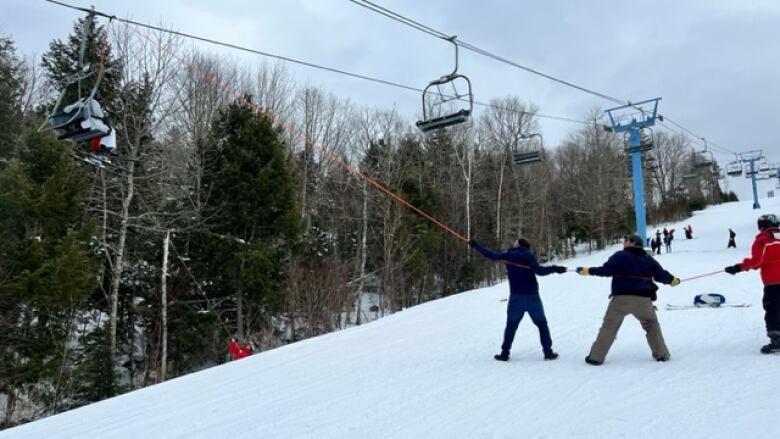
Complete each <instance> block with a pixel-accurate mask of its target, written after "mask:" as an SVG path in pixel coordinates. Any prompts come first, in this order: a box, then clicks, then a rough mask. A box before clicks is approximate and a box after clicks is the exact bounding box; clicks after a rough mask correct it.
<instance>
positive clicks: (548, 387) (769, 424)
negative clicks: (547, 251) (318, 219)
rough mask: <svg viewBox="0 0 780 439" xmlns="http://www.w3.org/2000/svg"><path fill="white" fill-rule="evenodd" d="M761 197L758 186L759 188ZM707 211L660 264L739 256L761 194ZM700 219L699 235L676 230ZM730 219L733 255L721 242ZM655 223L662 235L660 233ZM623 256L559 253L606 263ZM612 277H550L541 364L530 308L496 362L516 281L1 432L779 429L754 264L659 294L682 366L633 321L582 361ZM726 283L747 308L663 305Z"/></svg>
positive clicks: (771, 203) (769, 208)
mask: <svg viewBox="0 0 780 439" xmlns="http://www.w3.org/2000/svg"><path fill="white" fill-rule="evenodd" d="M764 195H765V194H764ZM761 202H762V207H763V209H761V210H760V211H753V210H751V201H749V200H745V201H741V202H739V203H730V204H726V205H721V206H717V207H714V208H711V209H707V210H706V211H703V212H697V213H696V214H695V215H694V216H693V218H691V219H690V220H689V221H685V222H682V223H678V224H672V225H670V226H671V227H674V228H675V229H676V230H677V233H676V238H675V240H674V242H673V253H671V254H663V255H661V256H659V257H658V260H659V261H660V262H661V263H662V264H663V265H664V266H665V267H666V268H667V269H668V270H669V271H671V272H672V273H673V274H674V275H676V276H678V277H680V278H687V277H691V276H694V275H699V274H703V273H708V272H712V271H715V270H718V269H721V268H723V267H724V266H726V265H729V264H734V263H736V262H739V261H740V260H741V259H742V258H743V257H744V256H745V255H746V254H747V251H748V250H747V249H748V248H749V245H750V242H751V241H752V238H753V236H754V235H755V233H756V230H755V228H756V227H755V219H756V217H757V216H758V215H759V214H760V213H765V212H776V213H780V200H777V201H776V199H762V200H761ZM685 224H691V225H692V226H693V229H694V239H693V240H690V241H686V240H685V239H684V236H683V233H682V228H683V225H685ZM728 227H731V228H733V229H734V230H735V231H736V233H737V245H738V249H737V250H734V249H731V250H727V249H726V243H727V241H728ZM651 232H654V230H652V231H651ZM614 250H616V248H611V249H608V250H607V251H605V252H601V253H598V254H593V255H590V256H584V257H580V258H577V259H575V260H570V261H565V262H564V264H566V265H568V266H570V267H572V268H573V267H576V266H580V265H590V266H592V265H600V264H601V263H602V262H603V261H605V260H606V258H607V257H608V256H609V255H610V254H611V253H612V252H613V251H614ZM609 282H610V281H609V279H606V278H594V277H587V278H583V277H580V276H578V275H577V274H575V273H567V274H563V275H551V276H548V277H543V278H540V286H541V291H542V297H543V300H544V303H545V308H546V311H547V317H548V320H549V322H550V327H551V331H552V335H553V341H554V348H555V350H557V351H558V352H559V353H560V354H561V356H560V358H559V359H558V360H556V361H552V362H550V361H543V360H542V352H541V349H540V347H539V341H538V333H537V331H536V327H535V326H533V324H532V323H531V322H530V320H529V319H528V318H527V317H526V319H524V321H523V322H522V323H521V325H520V329H519V331H518V336H517V338H516V339H515V347H514V350H513V352H512V358H511V360H510V361H509V362H507V363H501V362H497V361H495V360H493V354H495V353H497V352H498V347H499V345H500V343H501V334H502V331H503V327H504V317H505V316H504V313H505V307H506V303H505V302H502V299H503V298H505V297H506V296H507V293H508V288H507V285H506V284H499V285H496V286H494V287H490V288H484V289H480V290H474V291H468V292H464V293H462V294H458V295H455V296H451V297H448V298H445V299H442V300H438V301H434V302H430V303H426V304H424V305H420V306H417V307H414V308H412V309H408V310H406V311H403V312H400V313H397V314H394V315H391V316H389V317H386V318H383V319H381V320H378V321H375V322H372V323H370V324H367V325H363V326H360V327H356V328H352V329H349V330H344V331H341V332H338V333H333V334H329V335H325V336H321V337H317V338H314V339H309V340H305V341H302V342H299V343H295V344H292V345H288V346H284V347H281V348H278V349H275V350H272V351H268V352H263V353H261V354H258V355H254V356H252V357H250V358H247V359H244V360H240V361H237V362H232V363H229V364H225V365H223V366H219V367H214V368H212V369H209V370H205V371H202V372H199V373H194V374H191V375H188V376H185V377H182V378H179V379H175V380H171V381H169V382H166V383H164V384H161V385H157V386H153V387H150V388H146V389H143V390H139V391H136V392H132V393H129V394H126V395H122V396H120V397H117V398H113V399H110V400H106V401H103V402H100V403H97V404H93V405H90V406H87V407H83V408H81V409H78V410H73V411H71V412H68V413H63V414H60V415H58V416H53V417H50V418H47V419H42V420H40V421H37V422H34V423H31V424H27V425H23V426H21V427H17V428H14V429H10V430H7V431H4V432H2V433H0V438H2V439H15V438H25V439H29V438H96V439H97V438H100V439H109V438H122V439H125V438H188V439H193V438H221V437H230V438H234V437H235V438H238V437H240V438H298V437H309V438H377V437H388V438H389V437H393V438H396V437H398V438H407V437H424V438H454V437H462V438H490V437H496V438H509V437H517V438H530V437H545V438H561V437H588V438H591V437H592V438H613V437H631V438H639V437H647V438H671V437H675V438H699V437H700V438H708V439H711V438H737V437H741V438H748V437H749V438H777V437H778V435H779V434H780V433H778V432H779V431H780V430H779V429H778V423H777V418H778V415H780V406H779V405H778V400H779V398H780V378H779V376H778V371H780V356H775V355H762V354H760V353H759V351H758V349H759V347H760V346H761V345H762V344H764V343H765V342H766V337H765V331H764V322H763V311H762V307H761V294H762V286H761V282H760V280H759V276H758V273H756V272H750V273H741V274H739V275H737V276H730V275H727V274H718V275H715V276H711V277H706V278H702V279H698V280H692V281H688V282H684V283H683V284H682V285H680V286H679V287H676V288H671V287H668V286H662V287H661V290H660V291H659V299H658V302H657V304H658V305H659V319H660V321H661V325H662V328H663V331H664V335H665V337H666V342H667V344H668V346H669V349H670V351H671V353H672V361H670V362H667V363H658V362H656V361H653V359H652V358H651V355H650V351H649V348H648V347H647V344H646V342H645V338H644V334H643V332H642V330H641V328H640V327H639V323H638V322H637V321H636V320H634V319H632V318H631V317H629V318H627V319H626V321H625V322H624V324H623V328H622V329H621V331H620V333H619V335H618V339H617V341H616V342H615V344H614V345H613V348H612V350H611V351H610V353H609V356H608V357H607V361H606V363H605V364H604V365H603V366H599V367H594V366H590V365H587V364H586V363H585V362H584V358H585V355H586V354H587V352H588V350H589V348H590V345H591V343H592V342H593V340H594V338H595V336H596V333H597V331H598V329H599V326H600V325H601V319H602V317H603V314H604V311H605V309H606V306H607V302H608V299H607V296H608V294H609ZM702 292H717V293H722V294H724V295H726V297H727V299H728V301H729V302H732V303H738V302H746V303H750V304H751V305H752V306H751V307H749V308H720V309H692V310H683V311H666V310H664V309H663V305H665V304H667V303H673V304H685V303H690V302H691V301H692V298H693V296H694V295H695V294H698V293H702Z"/></svg>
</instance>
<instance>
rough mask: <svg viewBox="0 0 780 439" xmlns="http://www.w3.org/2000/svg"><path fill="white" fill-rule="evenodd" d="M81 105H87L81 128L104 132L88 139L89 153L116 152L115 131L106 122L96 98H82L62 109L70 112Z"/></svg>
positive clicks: (111, 153) (106, 153)
mask: <svg viewBox="0 0 780 439" xmlns="http://www.w3.org/2000/svg"><path fill="white" fill-rule="evenodd" d="M82 106H87V108H86V110H87V111H85V112H84V114H85V115H87V116H88V117H86V118H85V119H83V120H82V121H81V122H80V125H81V128H82V129H94V130H98V131H100V132H103V133H106V134H105V135H103V136H101V137H96V138H94V139H91V140H90V141H89V150H90V153H92V154H95V155H114V154H116V132H115V131H114V129H113V128H112V127H111V126H110V125H109V124H108V120H107V119H106V115H105V113H104V112H103V108H102V107H101V106H100V102H98V101H97V100H96V99H91V98H84V99H82V100H79V101H78V102H75V103H73V104H71V105H68V106H66V107H65V108H64V109H63V110H64V111H65V113H71V112H74V111H78V110H79V109H80V107H82Z"/></svg>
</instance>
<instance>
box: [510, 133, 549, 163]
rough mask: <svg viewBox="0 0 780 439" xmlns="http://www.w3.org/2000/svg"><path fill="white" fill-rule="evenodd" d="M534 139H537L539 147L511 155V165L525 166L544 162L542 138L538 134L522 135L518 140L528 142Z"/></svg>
mask: <svg viewBox="0 0 780 439" xmlns="http://www.w3.org/2000/svg"><path fill="white" fill-rule="evenodd" d="M534 137H538V138H539V147H538V148H536V147H532V148H531V149H530V150H527V151H521V152H515V153H513V154H512V163H514V164H516V165H527V164H531V163H538V162H542V161H544V160H545V154H544V138H543V137H542V135H541V134H539V133H523V134H521V135H520V138H521V139H523V140H528V139H531V138H534Z"/></svg>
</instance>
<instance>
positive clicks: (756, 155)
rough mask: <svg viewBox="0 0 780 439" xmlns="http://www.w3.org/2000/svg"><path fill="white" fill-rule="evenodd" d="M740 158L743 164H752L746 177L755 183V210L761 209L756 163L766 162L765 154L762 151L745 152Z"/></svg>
mask: <svg viewBox="0 0 780 439" xmlns="http://www.w3.org/2000/svg"><path fill="white" fill-rule="evenodd" d="M739 158H740V160H742V161H743V162H745V163H749V164H750V166H749V167H748V170H747V174H746V176H747V177H749V178H750V179H751V180H752V182H753V209H761V204H759V202H758V187H757V186H756V174H758V169H756V162H760V161H762V160H764V152H763V151H762V150H760V149H759V150H755V151H748V152H743V153H740V154H739Z"/></svg>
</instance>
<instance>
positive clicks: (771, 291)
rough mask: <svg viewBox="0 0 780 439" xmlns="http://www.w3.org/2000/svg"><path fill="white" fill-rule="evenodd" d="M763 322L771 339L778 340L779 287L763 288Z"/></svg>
mask: <svg viewBox="0 0 780 439" xmlns="http://www.w3.org/2000/svg"><path fill="white" fill-rule="evenodd" d="M763 302H764V321H765V322H766V333H767V335H768V336H769V338H771V339H773V340H774V339H780V285H766V286H764V300H763Z"/></svg>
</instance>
